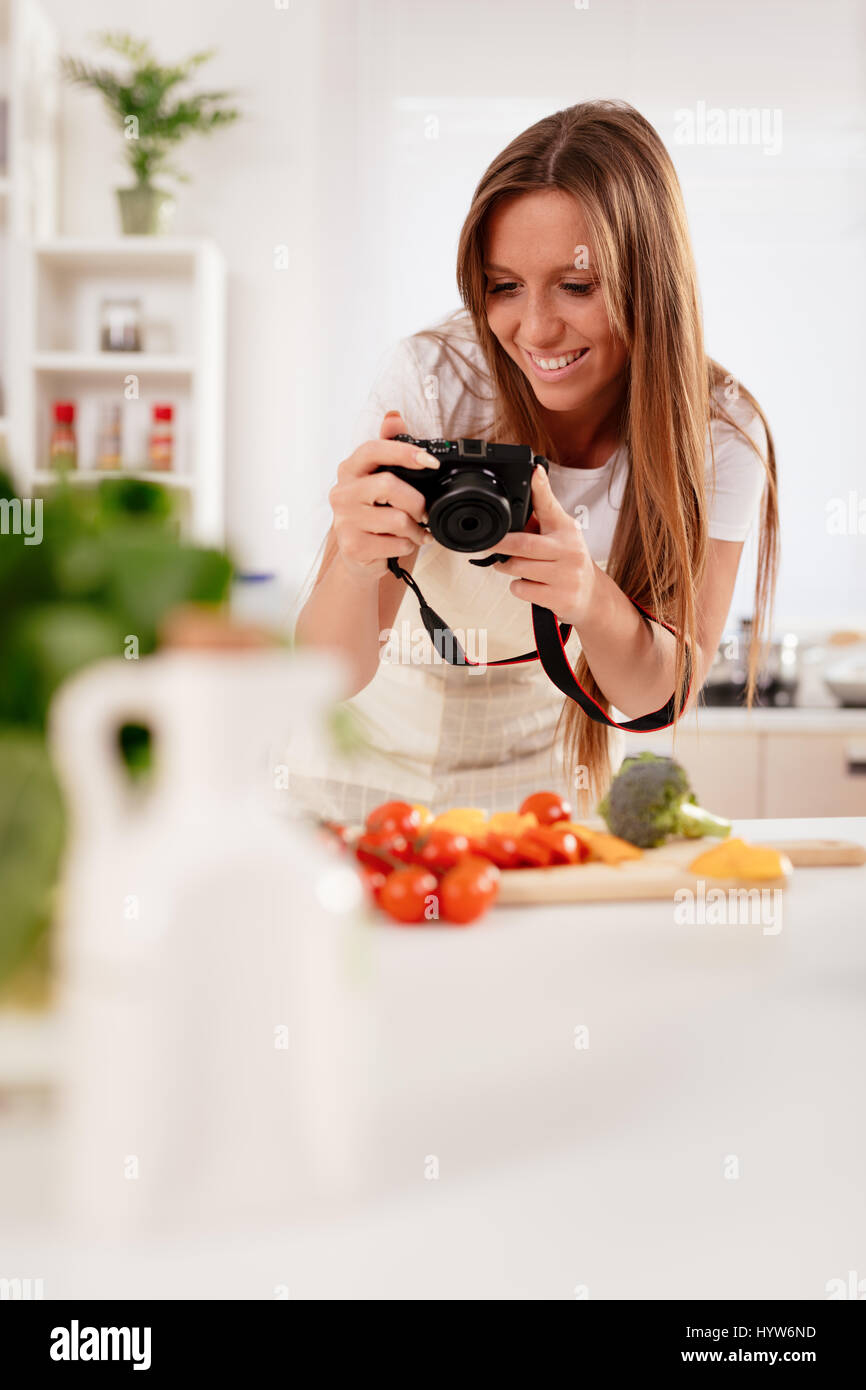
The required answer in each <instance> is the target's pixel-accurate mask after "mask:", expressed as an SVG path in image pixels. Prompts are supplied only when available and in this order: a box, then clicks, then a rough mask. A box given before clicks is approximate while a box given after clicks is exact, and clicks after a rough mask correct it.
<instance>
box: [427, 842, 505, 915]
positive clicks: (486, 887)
mask: <svg viewBox="0 0 866 1390" xmlns="http://www.w3.org/2000/svg"><path fill="white" fill-rule="evenodd" d="M499 878H500V874H499V869H498V868H497V866H496V865H495V864H493V863H491V861H490V860H489V859H483V858H481V856H480V855H476V854H470V855H467V856H466V858H465V859H462V860H461V861H460V863H459V864H457V865H455V867H454V868H453V869H449V870H448V872H447V874H445V875H444V877H443V878H442V880H441V882H440V884H439V903H440V907H441V911H442V916H443V917H444V918H445V920H446V921H448V922H454V923H456V924H457V925H458V926H464V925H465V924H466V923H467V922H474V921H475V920H476V918H478V917H480V916H481V914H482V913H483V912H486V911H487V909H488V907H489V906H490V904H491V903H492V902H495V900H496V897H497V895H498V893H499Z"/></svg>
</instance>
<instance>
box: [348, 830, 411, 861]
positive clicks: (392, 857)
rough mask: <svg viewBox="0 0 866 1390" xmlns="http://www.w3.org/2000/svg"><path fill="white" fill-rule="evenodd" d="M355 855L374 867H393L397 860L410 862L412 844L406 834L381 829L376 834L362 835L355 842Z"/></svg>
mask: <svg viewBox="0 0 866 1390" xmlns="http://www.w3.org/2000/svg"><path fill="white" fill-rule="evenodd" d="M355 857H356V859H358V861H359V862H360V863H361V864H369V865H370V867H371V868H372V869H383V868H384V869H386V870H387V869H393V868H394V863H395V861H397V862H400V863H403V864H408V863H409V861H410V859H411V858H412V846H411V845H410V844H409V841H408V840H407V839H406V836H405V835H399V834H396V833H395V832H393V831H384V832H383V831H380V832H378V833H377V834H375V835H360V836H359V837H358V839H357V841H356V842H355Z"/></svg>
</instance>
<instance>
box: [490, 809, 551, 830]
mask: <svg viewBox="0 0 866 1390" xmlns="http://www.w3.org/2000/svg"><path fill="white" fill-rule="evenodd" d="M538 824H539V820H538V817H537V816H536V814H535V812H534V811H529V812H527V813H525V814H523V815H521V814H520V813H519V812H517V811H496V812H495V813H494V814H493V815H492V816H491V817H490V819H489V821H487V824H486V830H487V833H488V834H490V833H491V831H492V832H493V833H494V834H496V835H522V834H523V832H524V830H529V829H531V827H532V826H535V825H538Z"/></svg>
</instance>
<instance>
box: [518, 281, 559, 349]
mask: <svg viewBox="0 0 866 1390" xmlns="http://www.w3.org/2000/svg"><path fill="white" fill-rule="evenodd" d="M520 327H521V331H522V337H523V340H524V342H525V343H527V344H530V345H531V346H532V347H535V348H543V347H548V346H549V345H550V344H551V343H556V342H557V341H558V340H559V338H561V336H562V319H561V318H560V317H559V315H558V314H556V313H554V311H553V308H552V305H551V303H550V300H549V299H548V298H547V296H546V295H543V294H538V295H530V296H529V297H528V298H527V301H526V303H525V305H524V309H523V314H522V316H521V324H520Z"/></svg>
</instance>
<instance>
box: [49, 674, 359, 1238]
mask: <svg viewBox="0 0 866 1390" xmlns="http://www.w3.org/2000/svg"><path fill="white" fill-rule="evenodd" d="M344 678H345V673H344V670H343V667H342V664H341V663H340V662H339V659H338V658H337V657H331V656H330V655H325V654H322V653H320V652H317V653H310V652H300V653H299V652H295V653H289V652H286V651H266V652H258V651H257V652H254V653H253V652H233V653H231V654H226V653H221V652H198V651H197V652H187V651H170V652H164V653H160V654H158V655H155V656H152V657H147V658H145V659H144V660H142V661H140V662H125V661H117V662H113V661H112V662H105V663H102V664H99V665H96V666H93V667H90V668H88V669H87V670H86V671H84V672H83V673H82V674H81V675H79V676H77V677H75V678H74V679H73V680H72V681H70V682H69V683H68V684H67V685H66V686H65V687H63V689H62V690H61V691H60V693H59V695H58V697H57V699H56V701H55V704H54V707H53V710H52V721H51V735H52V741H53V747H54V752H55V756H56V760H57V764H58V770H59V773H60V776H61V779H62V781H63V784H64V788H65V791H66V794H67V803H68V805H69V808H70V812H71V827H70V843H69V846H68V850H67V857H66V866H65V874H64V880H63V884H62V889H61V902H60V916H61V922H60V928H61V930H60V940H59V947H60V950H59V958H60V971H61V975H60V979H61V997H60V1004H61V1008H62V1011H63V1013H64V1015H65V1024H66V1027H67V1029H68V1055H67V1068H66V1069H67V1083H66V1087H65V1091H64V1104H63V1109H62V1138H63V1141H64V1152H63V1158H62V1163H61V1182H62V1184H63V1188H64V1194H63V1195H64V1203H63V1204H64V1208H65V1210H66V1215H67V1218H68V1223H69V1224H70V1226H71V1227H72V1228H74V1229H78V1228H81V1230H82V1231H87V1232H89V1233H90V1234H92V1235H98V1236H111V1235H114V1236H117V1237H119V1238H121V1239H122V1238H128V1237H132V1236H135V1235H136V1234H144V1233H145V1232H148V1233H151V1234H158V1233H159V1232H160V1231H168V1230H171V1231H174V1232H178V1231H181V1230H183V1229H187V1228H188V1229H198V1230H208V1231H214V1230H216V1229H217V1228H222V1229H225V1228H227V1227H233V1228H236V1229H239V1230H240V1229H255V1228H257V1227H260V1226H261V1225H262V1224H265V1223H271V1222H273V1221H274V1220H279V1219H280V1218H292V1217H294V1216H297V1215H298V1214H300V1213H302V1212H308V1211H310V1210H311V1209H316V1208H317V1207H318V1206H321V1205H322V1204H324V1205H325V1206H326V1207H327V1206H329V1205H331V1204H332V1203H333V1202H334V1201H339V1200H341V1199H342V1197H344V1196H345V1195H347V1194H350V1193H351V1191H352V1189H353V1186H354V1185H355V1182H356V1179H357V1178H358V1175H359V1173H360V1171H361V1167H362V1151H363V1132H362V1131H363V1116H364V1095H365V1091H366V1073H365V1068H366V1065H367V1059H368V1051H367V1044H368V1034H367V1028H368V1022H369V1019H368V1009H367V997H366V969H367V959H368V957H367V955H366V950H365V947H366V934H367V933H368V932H369V926H366V927H365V922H366V917H365V907H364V903H363V894H362V889H361V886H360V881H359V879H358V876H357V874H356V873H355V871H354V869H353V868H352V867H351V866H350V864H349V863H347V862H346V860H345V858H341V857H340V855H339V854H338V852H337V851H336V850H334V851H333V852H332V851H331V850H330V849H329V848H328V847H327V846H326V844H325V843H324V840H323V839H321V838H319V837H318V836H317V835H316V833H315V832H314V830H313V829H312V827H311V826H310V825H309V824H307V823H305V822H304V821H303V820H302V819H301V818H300V817H299V816H297V815H294V816H292V817H289V818H278V817H277V816H276V815H275V814H274V811H273V804H274V791H273V787H274V783H275V778H276V779H277V780H278V770H277V769H276V768H275V767H274V766H273V765H272V762H271V759H270V758H269V749H270V747H272V746H276V739H277V737H278V735H279V733H280V731H281V730H284V729H285V728H286V726H287V725H288V724H289V723H290V724H291V725H292V727H293V728H295V729H298V728H301V729H305V730H306V731H307V733H308V736H309V738H310V740H311V743H312V742H315V741H316V740H317V739H319V738H323V737H325V734H324V712H325V710H326V709H327V708H328V707H329V706H330V705H331V704H333V702H334V701H335V700H337V699H340V698H341V697H342V691H343V689H344V685H343V682H344ZM126 722H135V723H142V724H145V725H147V726H148V727H149V728H150V729H151V730H152V735H153V761H154V767H153V773H152V776H151V777H150V778H149V779H148V781H147V782H146V784H145V785H140V784H139V785H134V784H133V783H132V782H131V781H130V778H129V776H128V774H127V771H126V769H125V766H124V764H123V762H122V758H121V756H120V751H119V743H118V731H119V728H120V726H121V725H122V724H124V723H126Z"/></svg>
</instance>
